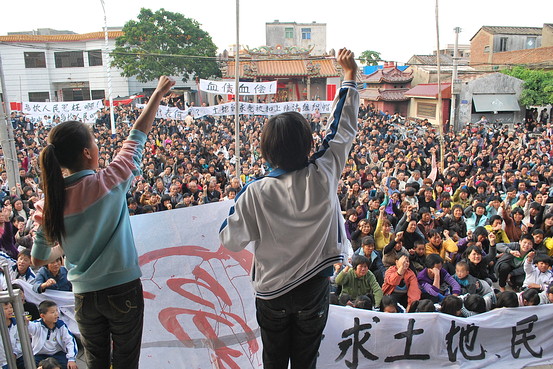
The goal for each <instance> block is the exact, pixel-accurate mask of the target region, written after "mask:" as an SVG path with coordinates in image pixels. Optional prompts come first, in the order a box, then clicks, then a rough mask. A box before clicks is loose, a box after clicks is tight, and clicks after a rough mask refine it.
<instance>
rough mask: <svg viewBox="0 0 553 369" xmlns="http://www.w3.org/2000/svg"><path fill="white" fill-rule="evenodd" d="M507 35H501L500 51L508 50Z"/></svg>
mask: <svg viewBox="0 0 553 369" xmlns="http://www.w3.org/2000/svg"><path fill="white" fill-rule="evenodd" d="M507 40H508V39H507V37H501V38H500V39H499V51H500V52H501V51H507Z"/></svg>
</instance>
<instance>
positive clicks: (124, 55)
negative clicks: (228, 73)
mask: <svg viewBox="0 0 553 369" xmlns="http://www.w3.org/2000/svg"><path fill="white" fill-rule="evenodd" d="M123 32H124V34H123V36H120V37H118V38H117V40H116V41H115V49H114V50H113V52H112V54H111V56H112V58H113V59H112V60H113V62H112V65H113V66H115V67H118V68H120V69H122V70H123V72H122V73H121V74H122V75H123V76H125V77H131V76H136V78H137V79H138V80H139V81H140V82H147V81H152V80H155V79H157V78H159V77H160V76H161V75H168V76H182V77H183V78H182V80H183V81H187V80H188V78H189V77H190V76H189V75H190V74H193V75H195V76H197V77H200V78H209V77H212V76H220V74H221V71H220V70H219V68H218V66H217V61H216V60H215V55H216V52H217V47H216V46H215V44H214V43H213V41H212V40H211V36H210V35H209V34H208V33H207V32H206V31H204V30H202V29H201V28H200V24H199V23H198V22H197V21H195V20H194V19H191V18H185V17H184V15H182V14H180V13H173V12H169V11H166V10H165V9H160V10H158V11H156V12H155V13H154V12H152V11H151V10H150V9H144V8H142V9H140V14H138V21H135V20H130V21H128V22H127V23H126V24H125V26H124V27H123Z"/></svg>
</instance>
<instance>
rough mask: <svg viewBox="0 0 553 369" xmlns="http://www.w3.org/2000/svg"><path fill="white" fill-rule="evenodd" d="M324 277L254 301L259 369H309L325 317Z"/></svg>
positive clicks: (326, 287)
mask: <svg viewBox="0 0 553 369" xmlns="http://www.w3.org/2000/svg"><path fill="white" fill-rule="evenodd" d="M329 292H330V291H329V281H328V277H320V276H316V277H313V278H311V279H310V280H308V281H307V282H305V283H303V284H301V285H299V286H298V287H296V288H294V289H293V290H292V291H290V292H288V293H286V294H285V295H283V296H280V297H277V298H276V299H272V300H262V299H259V298H258V299H256V303H255V304H256V308H257V322H258V323H259V327H260V329H261V340H262V342H263V368H264V369H286V368H288V361H290V362H291V368H292V369H311V368H315V367H316V364H317V354H318V351H319V346H320V344H321V339H322V334H323V330H324V328H325V325H326V321H327V318H328V305H329Z"/></svg>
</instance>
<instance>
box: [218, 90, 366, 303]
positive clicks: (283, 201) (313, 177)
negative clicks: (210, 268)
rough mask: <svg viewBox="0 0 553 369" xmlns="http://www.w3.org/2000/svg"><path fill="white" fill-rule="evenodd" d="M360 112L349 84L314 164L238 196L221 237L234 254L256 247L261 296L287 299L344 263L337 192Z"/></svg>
mask: <svg viewBox="0 0 553 369" xmlns="http://www.w3.org/2000/svg"><path fill="white" fill-rule="evenodd" d="M358 110H359V94H358V92H357V90H356V88H355V83H354V82H353V81H345V82H344V83H343V85H342V88H341V89H340V91H339V93H338V95H337V96H336V98H335V99H334V103H333V108H332V112H331V114H330V118H329V122H328V129H327V132H326V135H325V138H324V141H323V144H322V148H321V150H319V151H318V152H317V153H315V155H314V156H313V158H312V160H311V162H310V163H309V164H308V165H307V166H306V167H305V168H303V169H299V170H295V171H292V172H285V171H283V170H281V169H276V170H274V171H272V172H271V173H270V174H268V175H267V176H266V177H263V178H261V179H258V180H254V181H253V182H250V183H248V184H247V185H246V186H244V188H243V189H242V191H241V192H240V193H239V194H238V195H237V196H236V198H235V204H234V206H233V207H232V208H231V210H230V214H229V216H228V217H227V219H226V220H225V221H224V223H223V225H222V226H221V230H220V233H219V238H220V240H221V242H222V244H223V245H224V246H225V247H227V248H228V249H229V250H231V251H240V250H242V249H243V248H245V247H246V246H247V245H248V244H249V243H250V242H253V250H254V254H255V259H254V264H253V270H252V278H253V286H254V289H255V291H256V293H257V297H258V298H261V299H267V300H269V299H273V298H276V297H279V296H281V295H284V294H285V293H287V292H289V291H290V290H292V289H293V288H295V287H297V286H299V285H300V284H302V283H303V282H305V281H307V280H308V279H310V278H311V277H313V276H315V275H317V274H319V273H321V272H325V274H326V271H327V270H328V268H329V267H331V266H332V265H333V264H334V263H340V262H341V261H342V260H343V257H344V254H345V253H346V252H345V248H346V247H349V243H348V241H347V238H346V237H345V228H344V218H343V216H342V214H341V212H340V203H339V200H338V196H337V195H336V193H337V188H338V180H339V178H340V175H341V173H342V170H343V168H344V166H345V163H346V159H347V156H348V154H349V151H350V149H351V145H352V142H353V139H354V138H355V136H356V133H357V113H358ZM329 275H332V272H330V274H329Z"/></svg>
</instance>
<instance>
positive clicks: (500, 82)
mask: <svg viewBox="0 0 553 369" xmlns="http://www.w3.org/2000/svg"><path fill="white" fill-rule="evenodd" d="M523 83H524V82H523V81H522V80H520V79H518V78H514V77H511V76H507V75H505V74H503V73H492V74H489V75H486V76H483V77H480V78H477V79H475V80H472V81H469V82H465V83H463V84H462V86H461V93H460V94H459V98H458V100H457V102H458V105H457V119H456V122H457V125H456V129H459V128H460V127H463V126H464V125H466V124H467V123H470V122H476V121H478V120H479V119H480V116H481V115H485V116H486V118H487V119H488V121H490V122H494V121H495V120H496V119H497V120H501V121H502V122H503V123H509V124H512V123H513V122H521V121H522V119H523V118H524V107H522V106H521V107H520V109H521V110H520V111H517V112H499V113H498V114H493V112H492V113H490V112H479V113H475V114H472V97H473V95H474V94H515V96H516V98H517V100H518V98H519V97H520V93H521V92H522V85H523Z"/></svg>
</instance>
